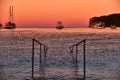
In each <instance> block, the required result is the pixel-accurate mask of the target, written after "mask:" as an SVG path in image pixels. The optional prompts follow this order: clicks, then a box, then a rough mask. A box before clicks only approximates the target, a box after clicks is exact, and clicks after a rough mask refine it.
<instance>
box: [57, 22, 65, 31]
mask: <svg viewBox="0 0 120 80" xmlns="http://www.w3.org/2000/svg"><path fill="white" fill-rule="evenodd" d="M56 28H57V29H63V28H64V26H63V25H62V22H61V21H58V22H57V26H56Z"/></svg>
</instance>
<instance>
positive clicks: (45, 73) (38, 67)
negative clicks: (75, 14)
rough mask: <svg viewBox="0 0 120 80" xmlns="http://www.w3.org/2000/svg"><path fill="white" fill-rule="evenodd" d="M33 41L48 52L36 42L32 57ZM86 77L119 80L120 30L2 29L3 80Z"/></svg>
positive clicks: (0, 76)
mask: <svg viewBox="0 0 120 80" xmlns="http://www.w3.org/2000/svg"><path fill="white" fill-rule="evenodd" d="M33 39H35V40H37V41H38V42H39V43H40V44H42V45H45V46H46V47H47V48H48V49H47V50H46V52H45V51H44V47H41V46H40V44H39V43H38V42H36V41H34V56H33V55H32V54H33ZM81 41H85V45H84V43H83V42H81ZM79 42H81V43H80V44H78V43H79ZM76 44H77V47H76ZM70 46H74V47H73V51H72V52H71V50H70ZM76 49H77V51H76ZM76 54H77V58H76ZM84 54H85V55H84ZM33 57H34V64H33V63H32V61H33V60H32V58H33ZM84 58H85V60H86V61H85V62H84ZM84 64H85V68H84ZM32 66H34V69H33V71H32ZM84 69H86V70H85V73H86V74H84ZM84 76H85V79H84V80H120V28H116V29H110V28H105V29H92V28H64V29H60V30H59V29H56V28H16V29H0V80H32V78H34V80H83V79H82V78H83V77H84Z"/></svg>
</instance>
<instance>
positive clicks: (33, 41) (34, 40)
mask: <svg viewBox="0 0 120 80" xmlns="http://www.w3.org/2000/svg"><path fill="white" fill-rule="evenodd" d="M35 42H36V43H38V44H39V45H40V64H41V63H42V46H43V50H44V57H45V58H46V53H47V50H48V47H47V46H45V45H44V44H42V43H41V42H39V41H38V40H36V39H34V38H33V39H32V79H34V55H35V53H34V49H35Z"/></svg>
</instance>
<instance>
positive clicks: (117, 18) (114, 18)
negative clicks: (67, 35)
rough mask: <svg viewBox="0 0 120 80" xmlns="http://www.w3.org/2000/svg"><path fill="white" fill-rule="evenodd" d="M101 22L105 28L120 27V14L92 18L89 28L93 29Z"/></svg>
mask: <svg viewBox="0 0 120 80" xmlns="http://www.w3.org/2000/svg"><path fill="white" fill-rule="evenodd" d="M99 22H103V23H104V26H105V27H111V26H112V25H115V26H117V27H120V14H110V15H106V16H100V17H92V18H90V20H89V27H93V26H94V25H95V24H97V23H99Z"/></svg>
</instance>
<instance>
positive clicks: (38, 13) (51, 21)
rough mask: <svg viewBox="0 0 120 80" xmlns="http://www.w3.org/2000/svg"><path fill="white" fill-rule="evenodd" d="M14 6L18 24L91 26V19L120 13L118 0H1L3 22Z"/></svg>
mask: <svg viewBox="0 0 120 80" xmlns="http://www.w3.org/2000/svg"><path fill="white" fill-rule="evenodd" d="M11 4H12V5H13V6H14V21H15V23H16V24H17V26H19V27H55V26H56V24H57V21H62V22H63V25H64V26H65V27H88V25H89V18H91V17H93V16H101V15H108V14H113V13H119V12H120V1H119V0H0V21H1V22H2V23H3V24H5V22H7V21H8V20H9V16H8V15H9V6H10V5H11Z"/></svg>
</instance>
